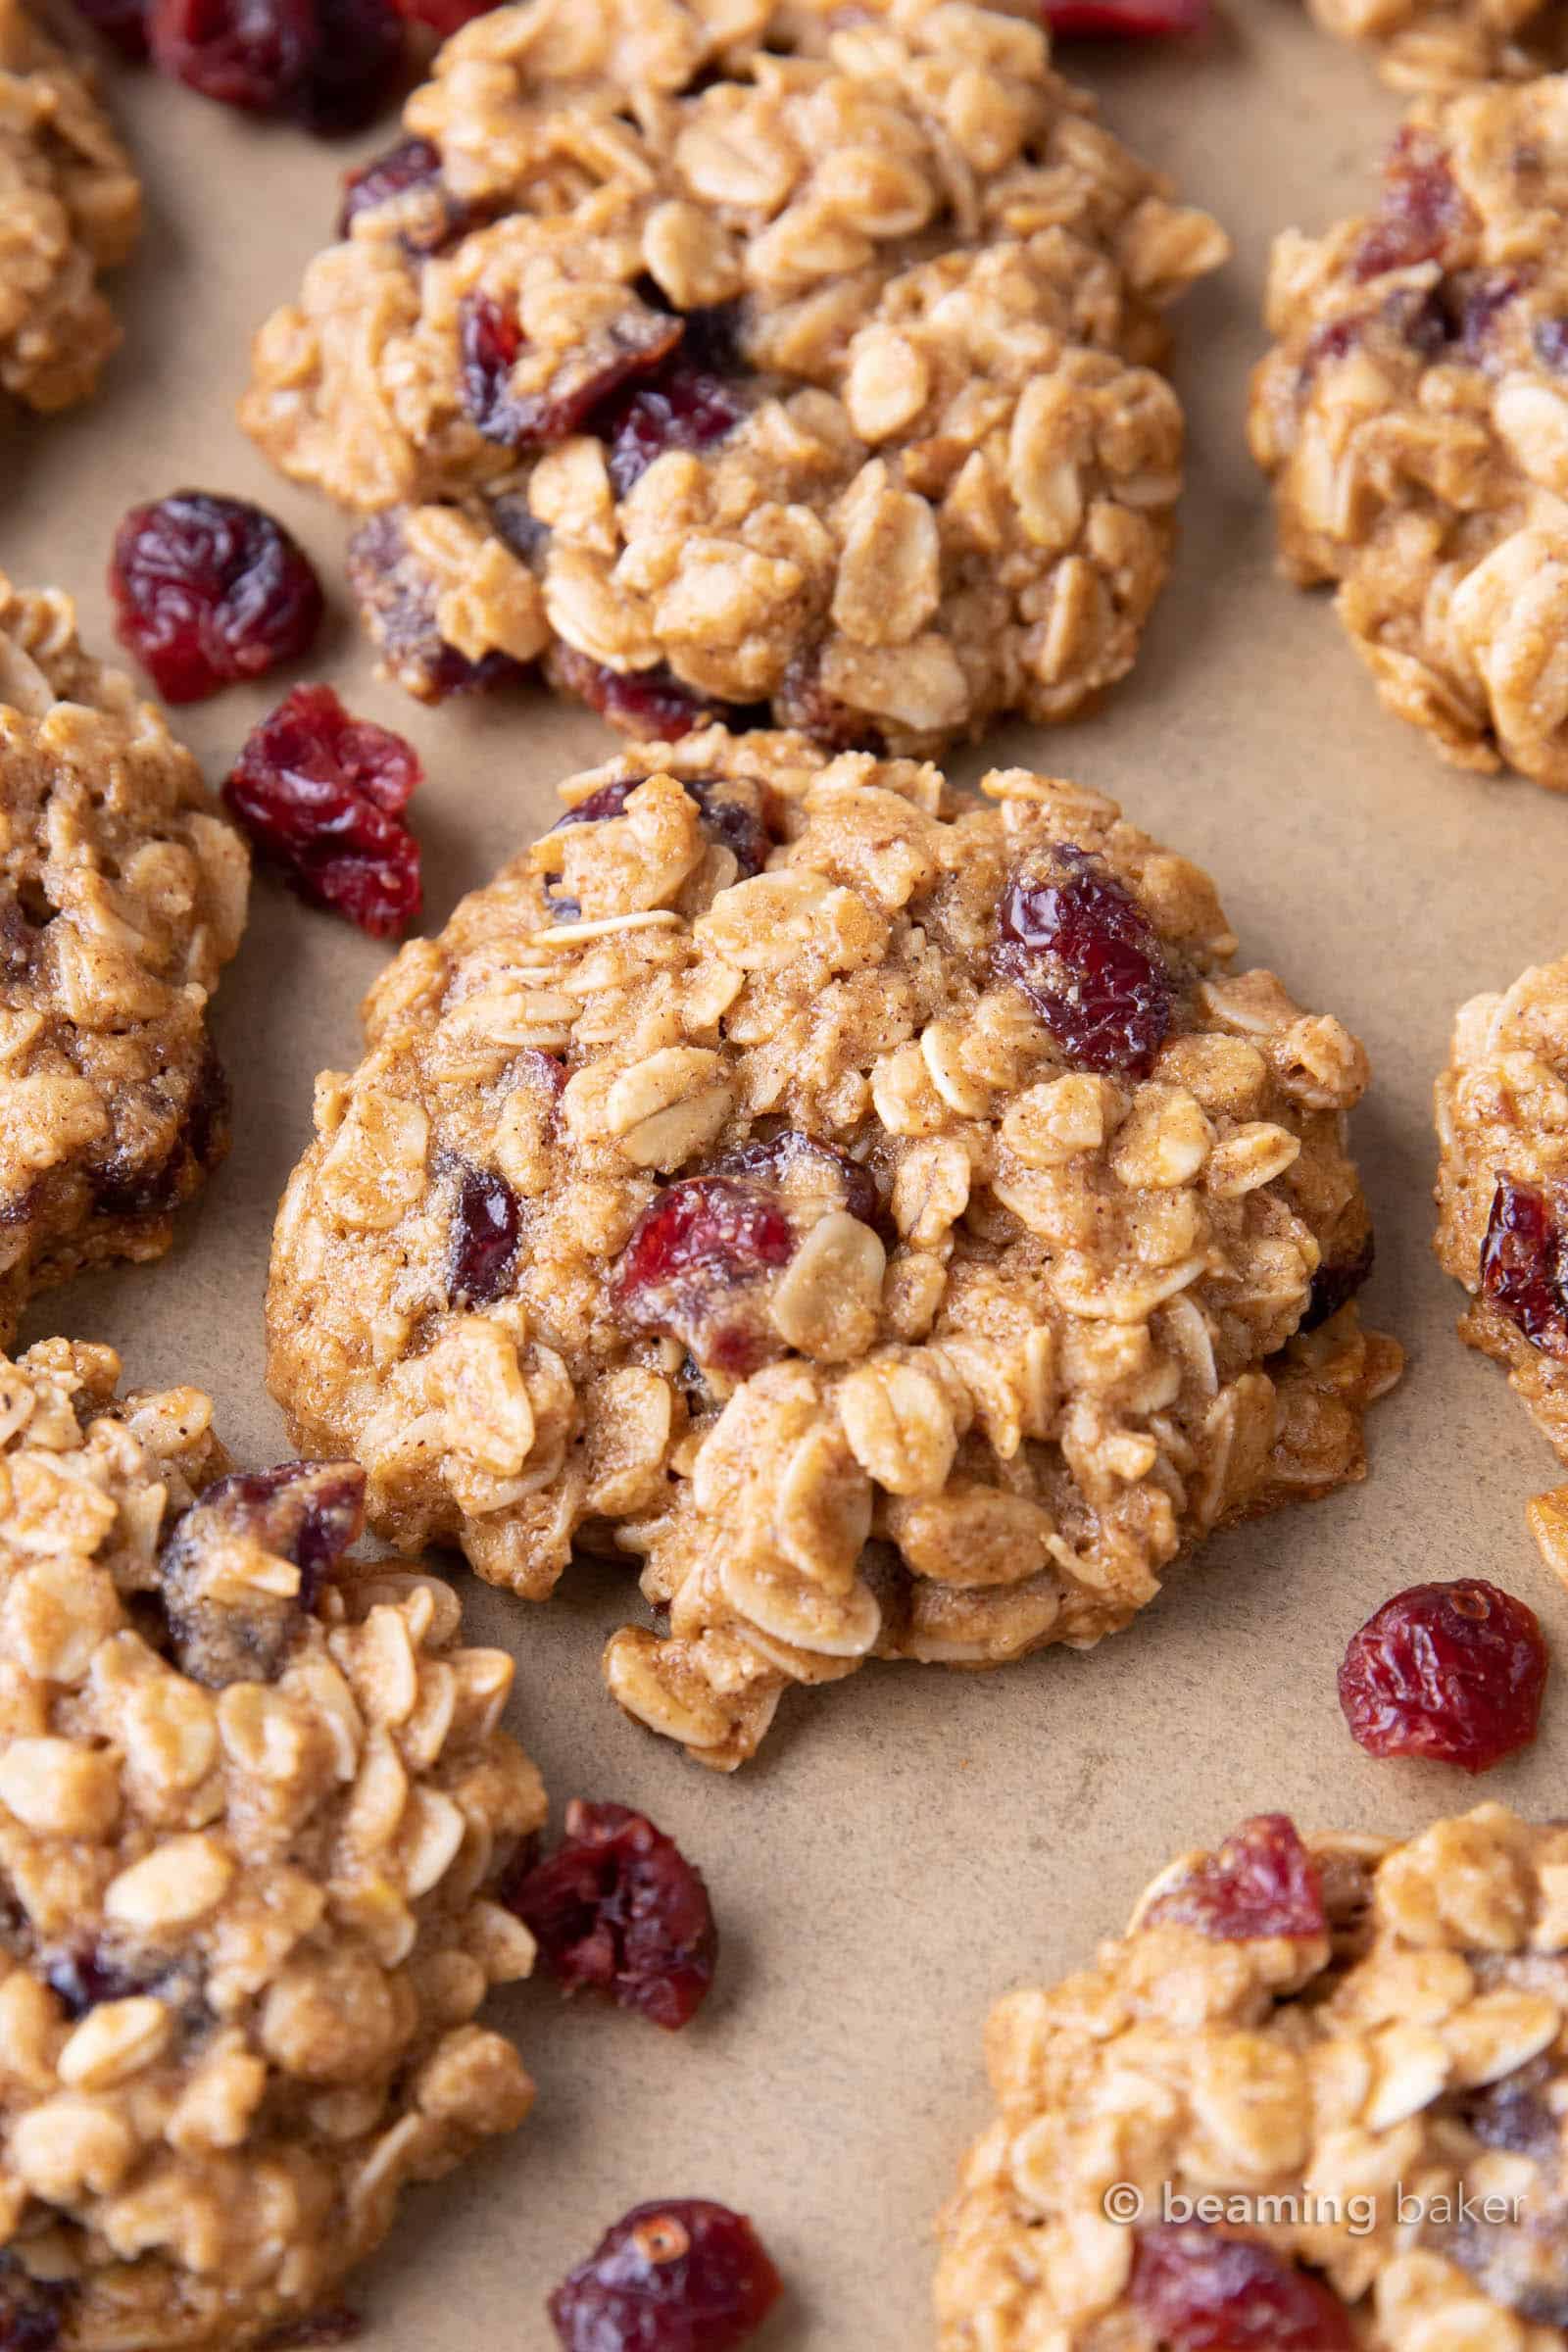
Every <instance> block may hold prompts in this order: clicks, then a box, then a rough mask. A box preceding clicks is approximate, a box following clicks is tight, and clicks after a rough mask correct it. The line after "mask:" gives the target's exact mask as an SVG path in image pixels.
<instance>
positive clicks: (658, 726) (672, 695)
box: [549, 644, 759, 743]
mask: <svg viewBox="0 0 1568 2352" xmlns="http://www.w3.org/2000/svg"><path fill="white" fill-rule="evenodd" d="M549 669H550V674H551V677H552V679H553V681H554V683H555V684H556V685H557V686H558V687H559V688H560V690H561V691H562V693H563V694H574V695H575V696H576V698H577V700H578V701H579V702H580V703H586V704H587V706H588V708H589V710H590V711H598V712H599V715H600V717H601V718H607V719H608V720H609V721H610V724H611V725H612V726H613V727H618V728H619V730H620V732H621V733H622V734H623V735H635V736H637V737H638V738H639V739H640V740H642V741H644V742H650V743H678V742H679V741H680V739H681V737H682V736H683V735H690V734H692V733H693V732H694V731H695V730H696V729H697V728H698V727H707V726H711V725H713V724H714V723H715V722H717V723H719V724H721V725H725V726H728V727H729V728H730V730H731V732H732V733H734V734H737V735H739V734H744V733H745V731H746V729H747V728H748V727H749V726H752V725H753V724H755V723H757V721H758V717H759V713H758V711H756V710H754V709H753V708H752V706H750V705H746V706H744V707H740V706H736V705H733V704H728V703H719V702H714V701H713V700H712V699H711V697H710V696H707V695H702V694H699V693H698V691H697V689H696V687H695V686H687V685H684V684H683V683H682V681H681V680H680V679H679V678H677V677H676V675H675V673H674V671H673V670H672V669H671V668H669V667H668V665H667V664H666V663H664V662H661V663H659V665H658V666H657V667H656V668H654V669H611V668H610V667H609V665H608V664H607V663H606V662H596V661H594V659H593V658H592V656H591V655H589V654H581V653H579V652H578V651H577V649H576V647H575V646H572V645H565V644H558V645H555V646H553V647H552V648H551V650H550V655H549Z"/></svg>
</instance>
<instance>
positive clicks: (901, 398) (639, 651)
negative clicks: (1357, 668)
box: [241, 0, 1227, 752]
mask: <svg viewBox="0 0 1568 2352" xmlns="http://www.w3.org/2000/svg"><path fill="white" fill-rule="evenodd" d="M406 123H407V128H408V131H409V133H410V135H409V137H408V138H407V139H405V141H404V142H403V143H402V144H401V145H400V146H398V147H397V148H395V149H393V150H392V151H391V153H390V154H388V155H387V156H385V157H384V158H382V159H380V160H379V161H378V162H376V163H374V164H372V165H370V166H368V168H367V169H366V170H365V171H364V172H361V173H359V174H357V175H355V177H354V178H353V179H352V180H351V182H350V186H349V189H348V193H347V197H346V200H345V207H344V214H343V220H342V221H341V223H340V227H341V230H342V232H343V233H342V235H341V238H340V241H339V242H338V243H337V244H335V245H333V246H331V247H330V248H329V249H328V250H327V251H326V252H325V253H323V254H321V255H320V256H319V258H318V259H317V260H316V261H315V262H314V263H313V264H312V265H311V267H310V270H308V272H307V274H306V279H305V284H304V289H303V292H302V295H301V298H300V300H299V302H298V303H297V304H295V305H291V306H289V307H288V308H286V309H284V310H281V311H279V312H278V313H277V314H276V315H275V316H274V317H273V318H272V319H270V321H269V322H268V324H267V325H266V326H265V327H264V328H263V329H262V332H261V334H260V336H259V338H258V340H257V344H256V354H255V375H254V382H253V385H252V389H251V391H250V392H249V394H248V396H247V397H246V399H245V402H244V404H243V407H242V411H241V415H242V418H243V421H244V423H245V424H246V425H247V427H248V428H249V430H250V431H251V432H252V434H253V435H254V436H255V438H256V439H257V441H258V442H259V443H260V445H261V446H262V448H263V449H264V450H266V451H267V453H268V454H269V456H270V457H271V458H272V459H273V460H274V461H275V463H276V464H277V465H279V466H282V467H283V469H284V470H285V471H286V472H288V473H290V474H292V475H294V476H295V477H296V478H297V479H299V480H302V481H307V482H311V483H314V484H316V485H317V486H319V488H321V489H324V490H325V491H327V492H328V493H329V494H330V495H331V496H332V497H333V498H334V499H336V500H337V501H338V503H339V504H340V505H342V506H344V507H346V508H349V509H351V510H354V511H356V512H357V513H359V514H361V515H366V516H368V520H367V521H366V522H365V523H364V525H363V527H362V528H361V529H360V530H359V532H358V534H357V536H356V538H355V540H354V542H353V546H352V549H351V556H350V570H351V573H352V576H353V580H354V583H355V586H356V589H357V592H358V594H359V597H360V601H361V604H362V607H363V609H364V612H365V615H366V618H367V621H368V626H369V628H370V630H371V632H372V634H373V635H374V637H375V639H376V640H377V642H378V644H379V645H380V648H381V650H382V654H383V656H384V659H385V663H386V666H387V668H388V669H389V671H390V672H391V674H392V675H393V676H395V677H397V678H398V679H399V680H401V682H402V683H403V684H404V685H405V686H407V687H408V688H409V689H410V691H411V692H412V693H415V694H417V695H420V696H423V697H426V698H434V697H437V696H440V695H443V694H446V693H449V692H451V691H453V690H454V689H457V688H460V687H464V686H471V685H474V684H484V683H487V682H493V681H494V680H496V679H497V678H500V677H504V676H506V675H508V674H509V673H511V672H513V671H515V668H516V665H517V664H518V663H519V662H532V661H534V660H535V659H536V658H538V657H543V660H544V664H545V669H546V672H547V675H548V676H549V678H550V679H551V681H552V683H553V684H555V685H556V686H557V687H559V688H560V689H561V690H562V691H564V692H565V693H568V694H574V695H577V696H580V697H581V698H582V699H583V700H584V701H586V702H588V703H589V704H591V705H592V706H593V708H594V709H595V710H597V711H602V712H603V713H604V715H605V716H606V717H607V718H608V719H609V720H610V721H611V722H612V724H613V725H615V726H617V727H619V728H621V729H622V730H623V731H624V732H626V733H628V734H631V735H636V736H643V737H659V736H674V735H678V734H680V733H683V732H684V731H686V730H687V729H688V728H690V727H693V726H696V725H698V724H700V723H703V722H705V721H706V720H711V719H714V718H729V719H731V720H733V719H734V718H735V716H736V714H737V713H739V712H744V713H745V714H746V716H747V719H748V721H749V722H753V723H755V722H756V721H757V720H758V719H759V718H761V719H766V718H768V717H769V716H770V717H771V718H772V719H773V720H774V721H776V722H778V723H780V724H786V725H790V726H799V727H802V728H804V729H806V730H807V731H808V732H809V733H811V734H813V735H814V736H816V737H817V738H818V739H819V740H822V741H825V742H826V743H828V744H830V745H831V746H832V747H833V748H835V749H844V748H848V747H850V746H852V745H857V746H859V747H861V748H866V749H872V750H894V751H899V752H916V751H934V750H937V749H939V748H940V747H941V746H942V745H943V744H945V743H947V742H949V741H951V740H952V739H953V738H955V737H956V736H962V735H966V734H974V733H976V732H978V730H979V729H980V728H981V727H982V726H983V725H984V724H985V723H986V721H987V720H988V719H990V718H992V717H994V716H995V715H996V714H997V713H998V712H1000V711H1023V712H1025V713H1026V714H1027V715H1028V716H1030V717H1031V718H1035V719H1054V718H1060V717H1063V716H1065V715H1066V714H1067V713H1068V712H1069V711H1074V710H1076V709H1078V708H1079V707H1080V706H1081V705H1082V704H1083V703H1084V702H1086V701H1087V700H1089V699H1090V698H1091V697H1093V696H1094V695H1096V694H1098V693H1099V691H1100V690H1101V688H1103V687H1104V686H1106V685H1108V684H1109V683H1110V682H1111V681H1112V680H1114V679H1116V678H1118V677H1120V676H1121V675H1122V673H1123V672H1124V671H1125V670H1126V669H1127V668H1128V667H1129V666H1130V665H1131V662H1132V661H1133V657H1134V654H1135V652H1136V649H1137V644H1138V639H1139V635H1140V633H1141V631H1142V628H1143V625H1144V622H1145V620H1146V618H1147V616H1148V614H1149V612H1150V610H1151V607H1152V604H1153V601H1154V598H1155V596H1156V594H1157V592H1158V590H1159V587H1160V585H1161V583H1162V582H1163V579H1164V576H1165V571H1166V566H1167V561H1168V554H1169V548H1170V542H1171V536H1172V510H1173V507H1174V503H1175V500H1176V496H1177V492H1178V489H1179V486H1180V476H1181V446H1182V419H1181V412H1180V409H1179V407H1178V405H1177V402H1176V397H1175V395H1174V393H1173V392H1172V391H1171V389H1170V387H1169V385H1168V384H1167V383H1166V382H1165V380H1164V378H1163V377H1162V376H1161V375H1159V374H1157V373H1155V372H1153V368H1152V363H1153V362H1155V361H1157V359H1158V358H1159V356H1160V355H1161V353H1162V351H1163V348H1164V342H1165V337H1164V332H1163V328H1162V325H1161V322H1160V314H1161V312H1162V310H1163V308H1164V306H1165V305H1166V304H1167V303H1168V302H1169V301H1170V300H1171V299H1172V298H1173V297H1174V296H1175V295H1177V294H1178V293H1179V292H1181V291H1182V290H1183V288H1184V287H1186V286H1187V285H1188V284H1190V283H1191V282H1192V281H1193V280H1194V279H1195V278H1196V277H1198V276H1200V275H1201V273H1202V272H1204V271H1206V270H1211V269H1213V268H1215V267H1216V266H1217V264H1218V263H1219V262H1220V261H1221V260H1222V259H1223V257H1224V254H1225V252H1226V250H1227V248H1226V241H1225V238H1224V236H1223V234H1222V232H1221V231H1220V229H1219V228H1218V227H1217V225H1216V224H1215V222H1213V221H1210V220H1209V219H1208V218H1207V217H1206V216H1205V215H1203V214H1201V213H1198V212H1193V211H1190V210H1186V209H1183V208H1181V207H1179V206H1177V205H1174V204H1173V203H1171V202H1170V200H1169V197H1168V194H1167V192H1166V189H1165V187H1164V183H1163V182H1162V181H1160V180H1159V179H1158V178H1157V177H1156V176H1155V175H1154V174H1153V173H1152V172H1149V171H1148V170H1146V169H1145V167H1144V166H1143V165H1141V164H1140V163H1138V162H1137V161H1136V159H1135V158H1133V157H1132V156H1131V155H1129V154H1128V153H1127V151H1126V149H1125V148H1123V147H1122V146H1121V145H1120V144H1119V143H1118V142H1117V141H1116V140H1115V139H1113V138H1112V137H1111V136H1110V134H1109V133H1108V132H1107V131H1105V130H1104V129H1103V128H1102V126H1101V124H1100V123H1098V121H1097V120H1096V118H1095V114H1094V109H1093V106H1092V103H1091V102H1090V100H1089V99H1088V98H1086V97H1085V96H1084V94H1083V93H1082V92H1081V91H1079V90H1076V89H1074V88H1073V87H1072V86H1071V85H1070V84H1069V83H1067V82H1065V81H1063V80H1061V79H1060V78H1059V77H1058V76H1057V75H1056V74H1055V73H1053V71H1052V70H1051V65H1050V52H1049V46H1048V41H1047V36H1046V34H1045V32H1044V31H1043V30H1042V28H1041V27H1040V25H1038V24H1037V23H1033V22H1026V21H1025V16H1024V12H1023V7H1022V0H1018V4H1017V6H1016V7H1013V8H1004V9H998V8H993V7H979V6H969V5H963V4H962V0H613V5H607V6H603V7H599V8H595V9H585V8H583V7H582V6H581V5H580V0H526V4H525V5H521V6H515V7H510V8H502V9H497V10H495V11H493V12H492V13H491V14H490V15H488V16H486V17H484V18H482V19H479V20H478V21H476V22H475V23H473V24H470V25H467V26H466V28H465V29H464V30H463V31H462V32H460V33H459V34H458V35H457V36H456V37H455V38H454V39H453V40H451V41H449V42H448V44H447V45H446V47H445V48H444V49H443V50H442V52H441V55H440V57H439V59H438V60H437V63H436V68H435V73H434V77H433V79H432V80H431V81H430V82H429V83H428V84H427V85H426V86H425V87H424V88H423V89H422V90H420V91H418V92H417V94H416V96H415V97H414V98H413V99H412V101H411V102H410V104H409V107H408V109H407V113H406Z"/></svg>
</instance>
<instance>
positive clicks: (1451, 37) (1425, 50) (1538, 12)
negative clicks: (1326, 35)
mask: <svg viewBox="0 0 1568 2352" xmlns="http://www.w3.org/2000/svg"><path fill="white" fill-rule="evenodd" d="M1308 4H1309V6H1310V7H1311V10H1312V14H1313V16H1314V17H1315V18H1316V19H1317V21H1318V23H1319V24H1320V25H1322V26H1323V28H1324V30H1325V31H1326V32H1332V33H1333V34H1335V35H1336V37H1337V38H1338V39H1340V40H1342V41H1361V42H1364V43H1365V44H1366V45H1367V47H1368V48H1369V49H1370V50H1371V52H1372V54H1373V56H1374V57H1375V58H1376V59H1377V63H1378V70H1379V72H1380V73H1382V75H1383V78H1384V79H1385V81H1388V82H1390V83H1392V85H1393V86H1394V88H1395V89H1397V90H1441V89H1454V88H1458V87H1461V86H1462V85H1463V84H1464V83H1466V82H1473V81H1529V80H1531V79H1532V78H1533V77H1534V76H1535V75H1536V74H1538V73H1553V72H1555V70H1556V69H1557V68H1558V67H1559V66H1563V65H1568V9H1564V7H1563V5H1562V0H1308Z"/></svg>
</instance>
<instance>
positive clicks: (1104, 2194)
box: [936, 1805, 1568, 2352]
mask: <svg viewBox="0 0 1568 2352" xmlns="http://www.w3.org/2000/svg"><path fill="white" fill-rule="evenodd" d="M1565 2036H1568V1830H1564V1829H1562V1828H1561V1827H1557V1828H1543V1829H1535V1828H1533V1827H1532V1826H1531V1825H1530V1824H1529V1823H1527V1822H1524V1821H1521V1820H1519V1819H1518V1818H1517V1817H1516V1816H1515V1815H1514V1814H1512V1813H1509V1812H1506V1811H1505V1810H1504V1809H1503V1807H1501V1806H1500V1805H1483V1806H1481V1807H1480V1808H1479V1809H1478V1810H1477V1811H1475V1812H1473V1813H1469V1814H1465V1815H1462V1816H1461V1817H1460V1818H1458V1819H1457V1820H1450V1821H1440V1822H1438V1823H1437V1824H1436V1825H1435V1826H1434V1827H1433V1828H1432V1829H1430V1830H1427V1831H1425V1832H1423V1833H1422V1834H1421V1835H1420V1836H1419V1837H1416V1838H1410V1839H1409V1840H1407V1841H1406V1842H1405V1843H1403V1844H1395V1843H1393V1842H1391V1841H1385V1840H1383V1839H1380V1838H1345V1837H1319V1838H1307V1839H1306V1840H1305V1841H1304V1842H1303V1840H1302V1839H1301V1838H1299V1837H1298V1835H1297V1833H1296V1831H1295V1829H1294V1828H1293V1827H1292V1825H1291V1823H1290V1822H1289V1820H1287V1819H1286V1818H1285V1816H1283V1815H1281V1814H1267V1815H1264V1816H1262V1817H1261V1818H1259V1819H1257V1820H1254V1821H1251V1822H1249V1823H1247V1824H1245V1825H1244V1826H1243V1828H1242V1829H1241V1830H1240V1831H1239V1832H1238V1833H1237V1835H1236V1836H1235V1837H1234V1838H1230V1839H1228V1840H1227V1841H1226V1842H1225V1844H1224V1845H1222V1846H1221V1847H1220V1848H1219V1850H1218V1851H1217V1852H1215V1853H1208V1854H1201V1853H1194V1854H1189V1855H1187V1856H1185V1857H1184V1858H1183V1859H1182V1860H1181V1861H1180V1862H1178V1863H1175V1864H1173V1865H1172V1867H1171V1868H1170V1869H1169V1870H1168V1871H1166V1872H1165V1873H1164V1874H1163V1875H1162V1876H1161V1877H1160V1878H1159V1879H1158V1880H1156V1881H1155V1883H1154V1886H1153V1887H1152V1888H1151V1889H1150V1891H1149V1893H1148V1894H1147V1895H1146V1896H1145V1898H1144V1900H1143V1901H1142V1903H1141V1904H1140V1905H1139V1907H1138V1910H1137V1912H1136V1913H1135V1915H1134V1918H1133V1924H1132V1926H1131V1928H1130V1929H1129V1931H1128V1933H1127V1935H1126V1936H1123V1937H1122V1938H1121V1940H1120V1941H1119V1942H1110V1943H1105V1944H1103V1945H1102V1947H1101V1949H1100V1952H1099V1954H1098V1956H1097V1958H1096V1960H1095V1961H1094V1962H1093V1964H1092V1965H1091V1966H1089V1967H1087V1968H1086V1969H1085V1970H1084V1971H1083V1972H1082V1974H1080V1975H1077V1976H1073V1977H1069V1978H1068V1979H1067V1980H1066V1981H1065V1982H1064V1983H1062V1984H1058V1985H1052V1986H1050V1987H1044V1988H1041V1989H1029V1990H1026V1991H1017V1992H1012V1993H1009V1994H1008V1995H1007V1996H1006V1997H1005V1999H1004V2000H1002V2001H1001V2002H999V2004H998V2005H997V2007H996V2009H995V2010H994V2011H993V2012H992V2015H991V2020H990V2024H989V2026H988V2027H987V2031H986V2057H987V2062H988V2066H989V2071H990V2075H991V2082H992V2087H993V2090H994V2092H995V2096H996V2100H997V2104H998V2108H999V2110H1000V2112H999V2114H998V2117H997V2120H996V2122H995V2123H994V2124H993V2125H992V2126H991V2127H990V2129H989V2130H988V2131H986V2132H985V2134H984V2135H983V2136H982V2137H981V2138H980V2139H979V2140H977V2141H976V2142H975V2144H974V2146H973V2147H972V2148H971V2149H970V2151H969V2154H968V2156H967V2158H966V2160H965V2162H964V2165H963V2169H962V2172H961V2174H960V2178H959V2184H958V2189H957V2193H956V2196H955V2197H954V2199H953V2201H952V2203H951V2204H950V2205H949V2206H948V2208H947V2210H946V2211H945V2213H944V2214H943V2216H942V2219H941V2222H940V2225H939V2232H938V2234H939V2239H940V2245H941V2258H940V2263H939V2268H938V2273H937V2289H936V2300H937V2313H938V2343H939V2347H940V2352H1034V2348H1035V2347H1037V2346H1040V2347H1044V2346H1047V2345H1049V2346H1050V2347H1051V2352H1112V2348H1113V2347H1114V2352H1161V2348H1162V2347H1171V2348H1174V2347H1178V2346H1192V2347H1197V2346H1200V2345H1202V2346H1213V2347H1218V2346H1221V2345H1232V2344H1235V2345H1241V2344H1255V2345H1259V2346H1262V2345H1270V2344H1272V2345H1282V2346H1284V2345H1290V2346H1294V2347H1299V2352H1416V2348H1417V2347H1418V2346H1419V2347H1421V2348H1422V2352H1440V2347H1441V2348H1442V2352H1548V2348H1549V2347H1554V2346H1556V2345H1558V2344H1560V2343H1561V2341H1562V2335H1561V2330H1562V2329H1563V2328H1564V2327H1568V2163H1565V2160H1564V2154H1563V2117H1564V2114H1565V2113H1568V2054H1565ZM1195 2209H1196V2210H1195Z"/></svg>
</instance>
